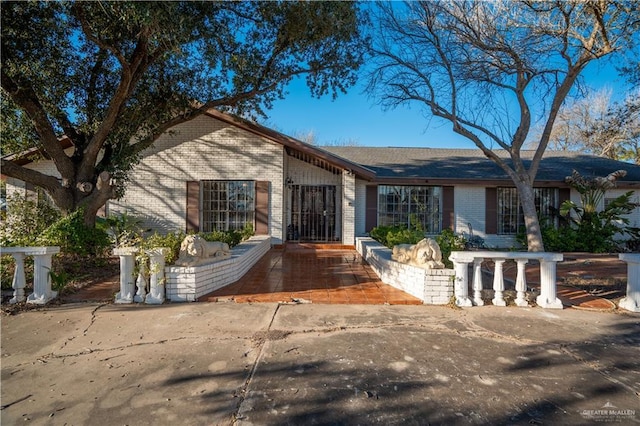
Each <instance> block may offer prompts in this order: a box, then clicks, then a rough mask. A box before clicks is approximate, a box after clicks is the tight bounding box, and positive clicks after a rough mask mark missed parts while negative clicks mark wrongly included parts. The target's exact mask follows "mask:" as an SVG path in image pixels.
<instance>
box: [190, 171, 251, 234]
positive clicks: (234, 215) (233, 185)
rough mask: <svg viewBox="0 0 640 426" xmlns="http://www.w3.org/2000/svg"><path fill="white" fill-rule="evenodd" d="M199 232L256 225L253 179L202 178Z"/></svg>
mask: <svg viewBox="0 0 640 426" xmlns="http://www.w3.org/2000/svg"><path fill="white" fill-rule="evenodd" d="M201 190H202V198H201V199H202V231H204V232H212V231H231V230H241V229H243V228H244V227H245V225H246V224H251V225H252V226H255V209H256V207H255V194H256V189H255V182H253V181H248V180H241V181H237V180H235V181H233V180H231V181H219V180H211V181H202V183H201Z"/></svg>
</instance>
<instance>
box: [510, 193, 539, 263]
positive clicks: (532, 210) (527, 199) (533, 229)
mask: <svg viewBox="0 0 640 426" xmlns="http://www.w3.org/2000/svg"><path fill="white" fill-rule="evenodd" d="M517 188H518V194H519V195H520V204H521V205H522V213H523V214H524V224H525V227H526V232H527V250H528V251H536V252H540V251H544V242H543V241H542V231H541V229H540V221H539V220H538V212H537V211H536V203H535V195H534V192H533V186H532V185H527V184H524V183H522V184H520V185H518V186H517Z"/></svg>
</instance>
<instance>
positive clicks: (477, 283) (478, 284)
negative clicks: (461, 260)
mask: <svg viewBox="0 0 640 426" xmlns="http://www.w3.org/2000/svg"><path fill="white" fill-rule="evenodd" d="M483 260H484V259H483V258H478V259H474V260H473V304H474V305H476V306H484V300H482V261H483Z"/></svg>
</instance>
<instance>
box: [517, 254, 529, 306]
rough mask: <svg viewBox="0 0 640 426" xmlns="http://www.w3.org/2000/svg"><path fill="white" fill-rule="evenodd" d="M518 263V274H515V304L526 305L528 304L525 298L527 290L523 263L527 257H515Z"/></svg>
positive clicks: (526, 260)
mask: <svg viewBox="0 0 640 426" xmlns="http://www.w3.org/2000/svg"><path fill="white" fill-rule="evenodd" d="M516 262H517V263H518V275H517V276H516V305H517V306H522V307H526V306H529V303H527V300H526V299H525V292H526V291H527V274H526V270H525V265H526V264H527V262H528V259H517V260H516Z"/></svg>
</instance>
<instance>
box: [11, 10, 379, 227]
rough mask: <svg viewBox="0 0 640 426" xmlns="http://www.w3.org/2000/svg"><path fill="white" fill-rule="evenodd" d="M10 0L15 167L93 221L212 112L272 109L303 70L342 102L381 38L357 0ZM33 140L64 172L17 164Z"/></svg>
mask: <svg viewBox="0 0 640 426" xmlns="http://www.w3.org/2000/svg"><path fill="white" fill-rule="evenodd" d="M1 7H2V14H1V15H2V16H1V20H2V21H1V27H2V28H1V31H2V39H1V43H2V45H1V49H2V65H1V74H2V75H1V77H2V80H1V81H2V122H3V126H2V135H1V136H2V155H3V159H2V172H3V174H5V175H7V176H10V177H14V178H17V179H20V180H23V181H26V182H30V183H32V184H34V185H37V186H39V187H42V188H44V189H45V190H46V191H47V192H48V193H49V194H50V195H51V197H52V199H53V200H54V202H55V203H56V205H57V206H58V207H60V209H61V210H62V211H63V212H65V213H68V212H71V211H74V210H76V209H78V208H80V207H82V208H84V209H86V213H85V222H86V223H87V224H92V222H93V220H94V219H95V213H96V212H97V210H98V209H99V208H100V207H101V206H102V205H104V203H105V202H106V201H107V200H108V199H110V198H115V197H118V196H119V195H120V194H121V193H122V191H123V188H124V187H125V183H126V179H127V175H128V172H129V171H130V170H131V168H132V167H133V166H134V165H135V164H136V162H137V160H138V157H139V154H140V152H141V151H142V150H144V149H145V148H147V147H149V146H150V145H151V144H152V143H153V142H154V141H155V140H156V139H157V138H158V137H159V136H160V135H161V134H162V133H163V132H165V131H167V130H168V129H170V128H171V127H172V126H174V125H176V124H178V123H181V122H184V121H187V120H189V119H191V118H193V117H194V116H196V115H198V114H201V113H203V112H205V111H206V110H208V109H210V108H217V109H220V110H227V111H231V112H234V113H236V114H239V115H241V116H244V117H248V118H255V117H256V116H259V115H264V113H265V111H266V110H267V109H268V108H269V107H270V106H271V104H272V102H273V101H274V100H276V99H281V98H283V97H284V96H285V95H286V93H285V90H286V85H287V84H288V83H289V82H290V81H291V80H292V79H293V78H296V77H298V76H305V78H306V82H307V85H308V87H309V89H310V92H311V94H312V95H313V96H317V97H320V96H323V95H327V94H330V95H333V96H336V95H337V94H338V93H340V92H342V91H345V90H346V88H348V87H349V86H350V85H352V84H353V83H354V82H355V79H356V70H357V69H358V67H359V66H360V64H361V63H362V59H363V52H364V50H365V49H366V45H367V41H366V39H365V37H364V36H363V35H362V34H361V32H360V24H361V23H362V19H364V18H365V17H364V15H363V13H362V11H361V10H360V9H359V8H358V6H357V4H355V3H351V2H286V1H274V2H262V1H242V2H235V1H233V2H227V1H206V2H205V1H183V2H173V1H172V2H164V1H160V2H137V1H136V2H128V1H124V2H123V1H117V2H116V1H113V2H110V1H99V2H79V1H78V2H3V3H2V5H1ZM65 144H66V145H65ZM65 146H70V147H71V151H72V152H71V154H70V155H69V154H67V153H65V151H64V148H65ZM31 148H37V152H39V153H41V154H43V155H45V156H46V157H48V158H51V159H52V160H53V163H54V164H55V167H56V169H57V171H58V172H59V174H60V177H57V176H53V175H47V174H44V173H40V172H37V171H34V170H30V169H28V168H25V167H21V166H20V165H18V164H17V163H16V162H14V161H9V160H10V159H9V158H5V157H6V155H7V154H10V153H17V152H20V151H23V150H25V149H31ZM34 152H35V151H34Z"/></svg>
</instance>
